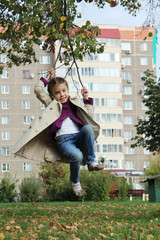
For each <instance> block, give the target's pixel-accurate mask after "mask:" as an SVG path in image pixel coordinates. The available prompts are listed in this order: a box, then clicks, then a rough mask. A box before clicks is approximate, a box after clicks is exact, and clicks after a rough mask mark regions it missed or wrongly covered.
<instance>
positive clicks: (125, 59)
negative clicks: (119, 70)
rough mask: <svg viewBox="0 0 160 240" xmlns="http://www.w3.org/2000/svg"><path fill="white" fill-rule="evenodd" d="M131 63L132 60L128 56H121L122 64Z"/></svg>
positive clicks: (128, 64)
mask: <svg viewBox="0 0 160 240" xmlns="http://www.w3.org/2000/svg"><path fill="white" fill-rule="evenodd" d="M131 64H132V61H131V58H130V57H123V58H122V65H125V66H130V65H131Z"/></svg>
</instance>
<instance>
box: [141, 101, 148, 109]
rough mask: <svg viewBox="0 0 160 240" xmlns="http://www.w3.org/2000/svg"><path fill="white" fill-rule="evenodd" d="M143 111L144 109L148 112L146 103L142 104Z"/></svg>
mask: <svg viewBox="0 0 160 240" xmlns="http://www.w3.org/2000/svg"><path fill="white" fill-rule="evenodd" d="M142 109H143V110H148V109H149V108H148V107H146V105H145V103H144V102H142Z"/></svg>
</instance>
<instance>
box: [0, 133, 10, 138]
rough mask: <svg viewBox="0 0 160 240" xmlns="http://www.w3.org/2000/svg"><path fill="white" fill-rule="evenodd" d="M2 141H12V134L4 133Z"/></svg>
mask: <svg viewBox="0 0 160 240" xmlns="http://www.w3.org/2000/svg"><path fill="white" fill-rule="evenodd" d="M1 139H2V140H10V132H2V134H1Z"/></svg>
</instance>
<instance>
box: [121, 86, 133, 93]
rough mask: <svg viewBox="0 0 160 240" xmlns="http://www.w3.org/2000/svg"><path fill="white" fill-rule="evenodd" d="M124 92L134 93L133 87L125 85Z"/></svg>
mask: <svg viewBox="0 0 160 240" xmlns="http://www.w3.org/2000/svg"><path fill="white" fill-rule="evenodd" d="M123 94H124V95H132V87H128V86H124V87H123Z"/></svg>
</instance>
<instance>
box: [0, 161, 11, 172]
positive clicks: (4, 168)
mask: <svg viewBox="0 0 160 240" xmlns="http://www.w3.org/2000/svg"><path fill="white" fill-rule="evenodd" d="M1 171H2V172H9V171H10V164H9V163H2V164H1Z"/></svg>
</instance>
